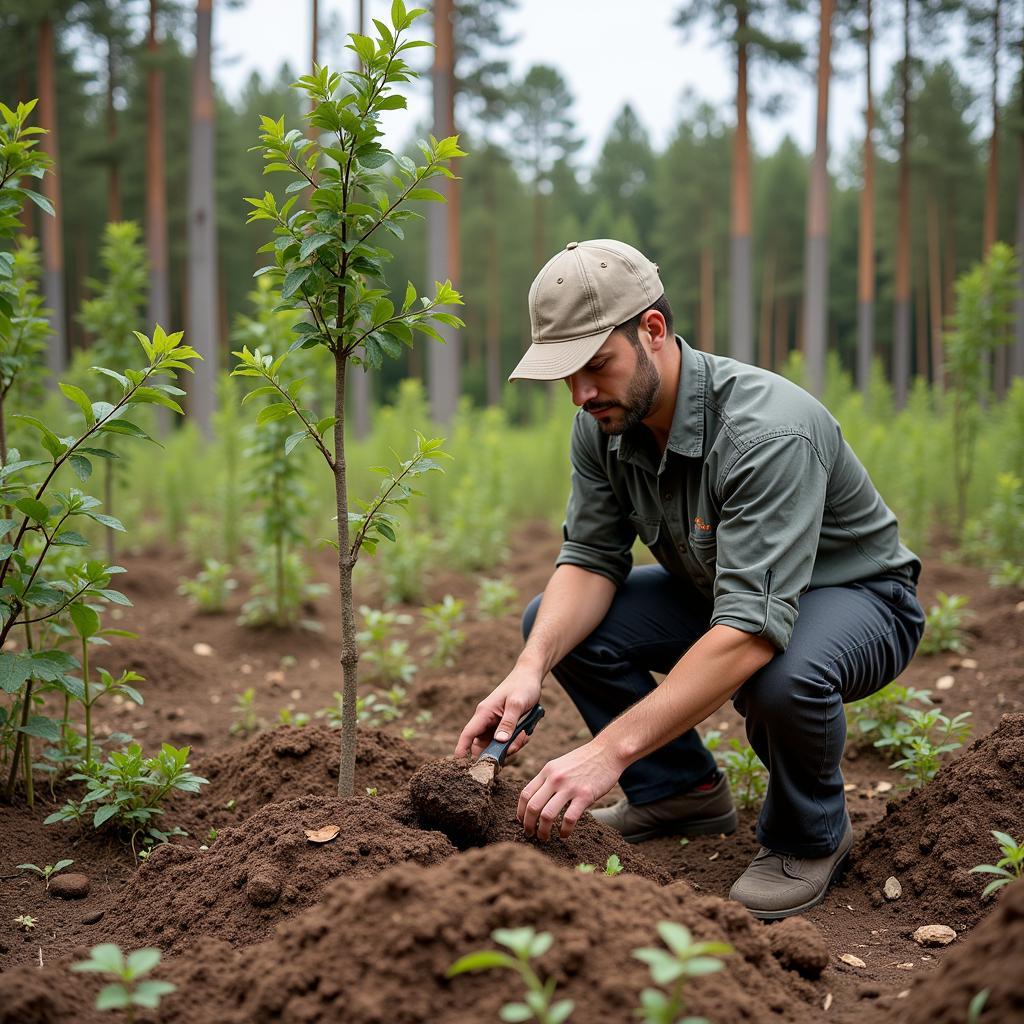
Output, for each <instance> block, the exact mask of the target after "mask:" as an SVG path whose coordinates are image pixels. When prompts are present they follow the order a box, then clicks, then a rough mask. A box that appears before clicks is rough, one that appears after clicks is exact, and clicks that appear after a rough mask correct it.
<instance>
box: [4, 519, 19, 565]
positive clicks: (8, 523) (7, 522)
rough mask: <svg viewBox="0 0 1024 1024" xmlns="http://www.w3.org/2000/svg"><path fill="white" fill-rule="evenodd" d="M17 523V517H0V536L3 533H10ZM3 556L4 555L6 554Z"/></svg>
mask: <svg viewBox="0 0 1024 1024" xmlns="http://www.w3.org/2000/svg"><path fill="white" fill-rule="evenodd" d="M17 525H18V520H17V519H0V537H2V536H3V535H4V534H5V533H10V532H11V530H13V529H14V528H15V527H16V526H17ZM4 557H6V555H5V556H4Z"/></svg>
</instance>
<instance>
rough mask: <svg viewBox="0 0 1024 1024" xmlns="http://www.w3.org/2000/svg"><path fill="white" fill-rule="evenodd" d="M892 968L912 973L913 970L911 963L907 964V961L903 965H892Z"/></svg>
mask: <svg viewBox="0 0 1024 1024" xmlns="http://www.w3.org/2000/svg"><path fill="white" fill-rule="evenodd" d="M893 966H894V967H895V968H896V970H898V971H912V970H913V969H914V965H913V963H912V962H909V961H908V962H907V963H904V964H893Z"/></svg>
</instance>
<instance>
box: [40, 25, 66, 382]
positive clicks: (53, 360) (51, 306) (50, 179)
mask: <svg viewBox="0 0 1024 1024" xmlns="http://www.w3.org/2000/svg"><path fill="white" fill-rule="evenodd" d="M38 61H39V63H38V68H39V106H38V107H37V110H38V112H39V126H40V127H41V128H45V129H46V132H47V134H46V135H42V136H40V140H39V148H40V149H41V150H42V151H43V152H44V153H46V155H47V156H48V157H50V159H51V160H53V166H52V167H51V168H50V169H49V170H48V171H47V172H46V174H45V175H44V176H43V180H42V182H41V184H40V186H39V188H40V191H41V192H42V194H43V195H44V196H46V198H47V199H49V200H50V202H51V203H52V204H53V209H54V216H52V217H49V216H46V215H44V216H42V217H40V218H39V220H40V225H41V230H40V236H41V239H42V249H43V295H44V297H45V299H46V307H47V309H48V310H49V311H50V332H51V334H50V341H49V344H48V346H47V349H46V365H47V368H48V369H49V371H50V373H51V375H52V377H53V378H55V377H56V376H57V375H58V374H61V373H63V372H64V368H65V367H66V366H67V362H68V348H67V320H66V317H65V315H64V221H63V214H62V207H61V201H60V173H61V168H60V152H59V151H60V146H59V143H58V137H57V84H56V67H55V62H54V41H53V19H52V18H44V19H43V20H42V21H40V23H39V40H38ZM51 382H53V383H55V380H52V381H51Z"/></svg>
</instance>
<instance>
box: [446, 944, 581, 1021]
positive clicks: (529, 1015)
mask: <svg viewBox="0 0 1024 1024" xmlns="http://www.w3.org/2000/svg"><path fill="white" fill-rule="evenodd" d="M491 938H492V939H493V940H494V941H495V942H497V943H498V945H500V946H504V947H505V948H506V949H509V950H511V951H512V955H511V956H510V955H509V954H508V953H505V952H503V951H502V950H500V949H485V950H481V951H480V952H478V953H470V954H468V955H467V956H464V957H461V958H460V959H459V960H456V961H455V963H453V964H452V965H451V967H449V968H448V970H447V971H446V972H445V977H447V978H454V977H455V976H456V975H458V974H465V973H466V972H467V971H486V970H491V969H493V968H502V969H504V970H510V971H515V972H516V974H518V975H519V977H520V978H521V979H522V981H523V984H524V985H525V986H526V992H525V994H524V995H523V1001H522V1002H521V1003H506V1004H505V1005H504V1006H503V1007H502V1008H501V1019H502V1020H504V1021H527V1020H536V1021H538V1022H539V1024H562V1022H563V1021H566V1020H568V1019H569V1016H570V1015H571V1014H572V1011H573V1005H574V1004H573V1001H572V1000H571V999H559V1000H557V1001H556V1000H555V999H554V996H555V981H554V979H553V978H548V980H547V981H541V980H540V978H539V977H538V976H537V972H536V971H534V969H533V967H532V966H531V964H530V961H531V960H533V959H535V958H536V957H540V956H543V955H544V954H545V953H546V952H547V951H548V950H549V949H550V948H551V945H552V943H553V941H554V939H553V937H552V935H551V933H550V932H535V931H534V930H533V929H532V928H497V929H495V930H494V931H493V932H491Z"/></svg>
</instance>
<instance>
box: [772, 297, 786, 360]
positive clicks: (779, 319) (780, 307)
mask: <svg viewBox="0 0 1024 1024" xmlns="http://www.w3.org/2000/svg"><path fill="white" fill-rule="evenodd" d="M788 355H789V300H788V299H783V298H779V299H776V301H775V370H776V372H778V373H781V372H782V368H783V367H784V366H785V365H786V357H787V356H788Z"/></svg>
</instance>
